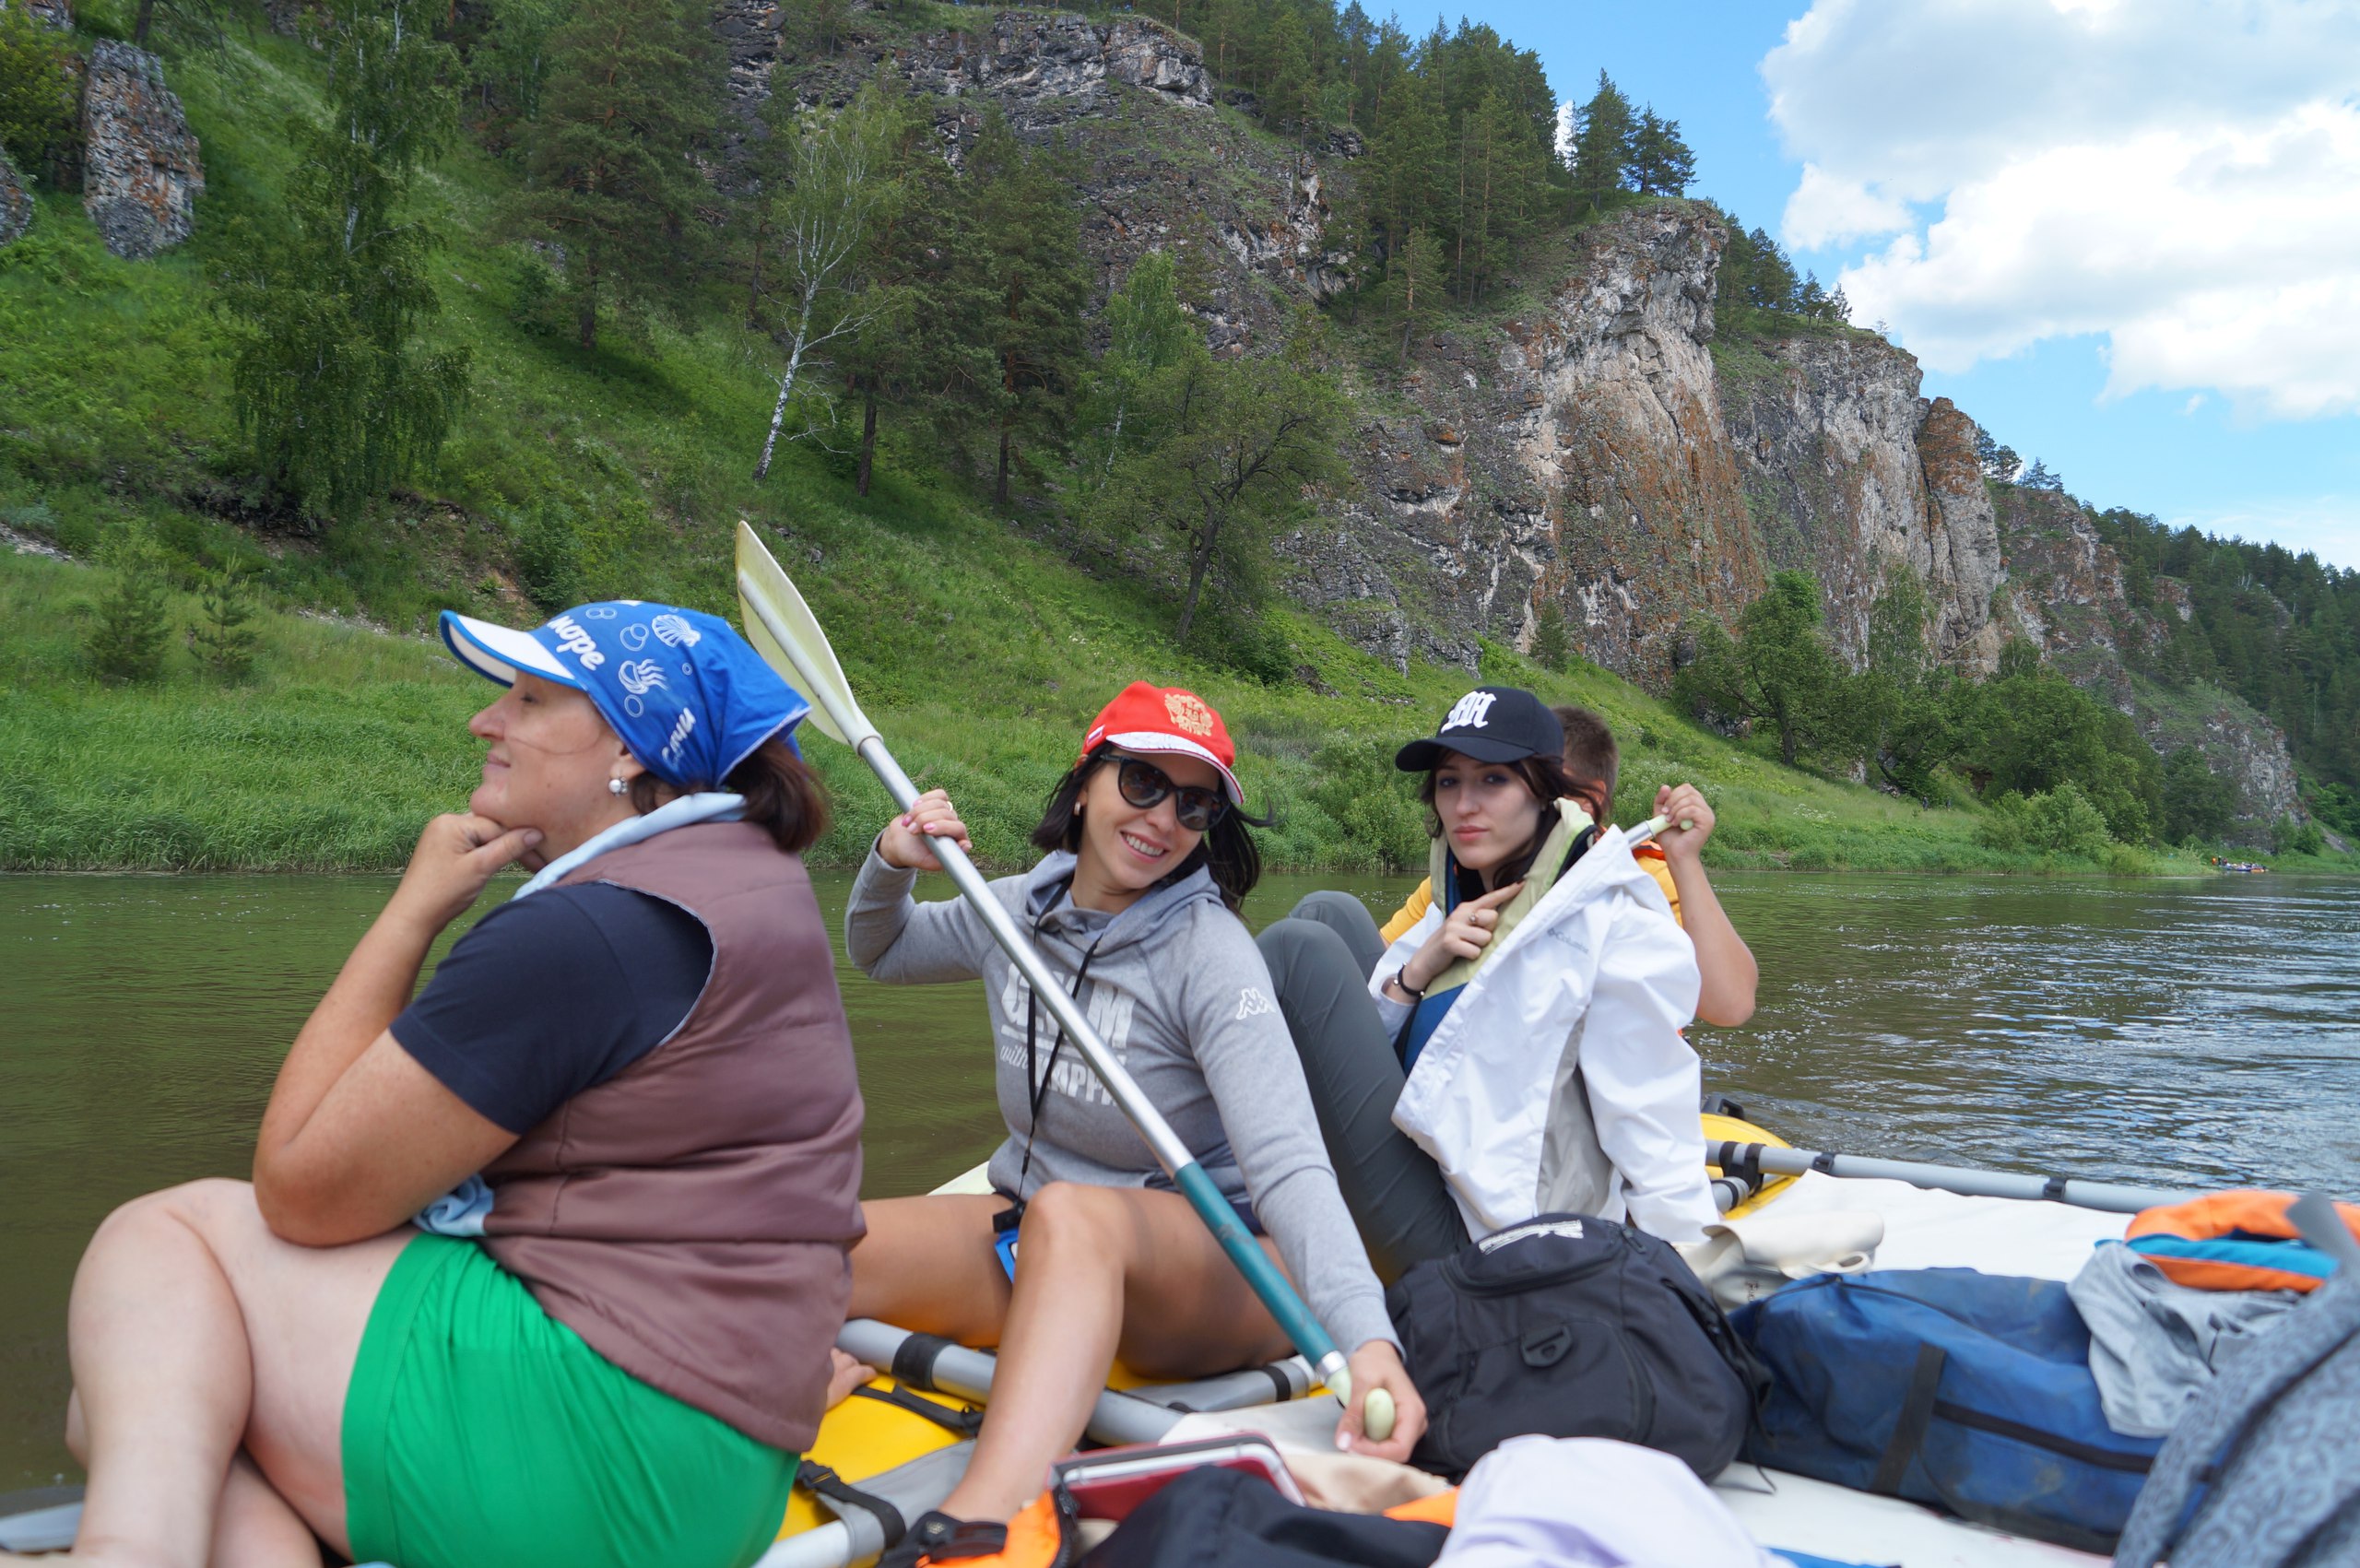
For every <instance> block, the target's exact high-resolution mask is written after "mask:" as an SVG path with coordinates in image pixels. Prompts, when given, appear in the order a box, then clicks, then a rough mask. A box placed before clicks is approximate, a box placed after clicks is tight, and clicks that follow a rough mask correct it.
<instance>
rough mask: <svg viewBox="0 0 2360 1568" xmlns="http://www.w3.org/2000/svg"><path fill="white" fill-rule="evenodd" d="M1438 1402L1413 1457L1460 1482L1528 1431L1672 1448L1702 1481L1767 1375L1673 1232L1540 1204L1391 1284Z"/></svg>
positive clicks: (1409, 1354)
mask: <svg viewBox="0 0 2360 1568" xmlns="http://www.w3.org/2000/svg"><path fill="white" fill-rule="evenodd" d="M1385 1304H1386V1310H1387V1311H1389V1312H1391V1313H1392V1315H1393V1326H1394V1327H1395V1329H1396V1330H1398V1332H1399V1334H1400V1336H1401V1348H1402V1351H1403V1360H1404V1361H1405V1362H1407V1363H1408V1365H1409V1369H1410V1378H1411V1380H1412V1381H1414V1382H1415V1383H1416V1384H1417V1385H1418V1394H1419V1396H1420V1397H1422V1398H1423V1399H1424V1400H1425V1402H1426V1432H1425V1435H1424V1436H1423V1437H1422V1438H1420V1439H1419V1441H1418V1446H1417V1449H1416V1451H1415V1452H1414V1453H1413V1454H1412V1455H1411V1456H1410V1458H1411V1461H1412V1462H1413V1463H1415V1464H1416V1465H1417V1466H1419V1467H1420V1468H1422V1469H1428V1470H1433V1471H1435V1472H1437V1473H1439V1474H1442V1475H1445V1476H1448V1477H1450V1478H1452V1479H1453V1480H1457V1478H1458V1477H1461V1476H1464V1475H1465V1474H1466V1473H1467V1472H1468V1471H1469V1469H1471V1468H1473V1467H1474V1464H1475V1461H1476V1460H1478V1459H1480V1458H1481V1457H1482V1456H1484V1455H1486V1454H1488V1453H1490V1452H1491V1451H1492V1450H1493V1449H1494V1448H1496V1447H1498V1446H1499V1445H1500V1444H1503V1443H1504V1442H1506V1441H1507V1440H1508V1439H1509V1438H1511V1437H1517V1436H1521V1435H1522V1434H1524V1433H1526V1432H1539V1433H1541V1434H1542V1435H1544V1436H1548V1437H1613V1438H1620V1439H1622V1441H1623V1442H1626V1443H1637V1444H1644V1445H1646V1447H1649V1448H1658V1449H1661V1450H1662V1451H1663V1452H1665V1453H1667V1454H1670V1455H1673V1456H1677V1457H1679V1458H1681V1459H1683V1460H1685V1461H1686V1462H1687V1464H1688V1466H1689V1468H1691V1469H1693V1470H1694V1471H1695V1472H1696V1473H1697V1474H1698V1475H1700V1476H1703V1477H1704V1478H1705V1479H1706V1480H1711V1479H1712V1478H1713V1477H1714V1476H1716V1475H1717V1474H1719V1473H1720V1471H1721V1470H1722V1469H1723V1468H1726V1467H1727V1466H1728V1465H1729V1461H1730V1460H1732V1459H1734V1458H1736V1457H1737V1452H1738V1447H1739V1445H1740V1444H1741V1443H1742V1442H1743V1441H1744V1440H1745V1433H1746V1429H1747V1427H1748V1426H1749V1425H1750V1424H1751V1423H1752V1420H1753V1414H1754V1409H1755V1408H1756V1406H1758V1405H1759V1404H1760V1402H1761V1400H1762V1398H1763V1397H1764V1395H1765V1394H1766V1393H1767V1392H1768V1389H1769V1377H1768V1374H1767V1373H1764V1371H1763V1368H1762V1364H1761V1362H1758V1361H1756V1360H1755V1359H1754V1355H1753V1352H1752V1350H1751V1349H1750V1348H1749V1347H1748V1346H1747V1345H1746V1344H1745V1342H1744V1341H1743V1340H1741V1339H1740V1338H1738V1336H1737V1334H1736V1333H1735V1332H1734V1331H1733V1330H1732V1329H1731V1328H1730V1327H1729V1319H1728V1318H1727V1317H1725V1316H1724V1315H1722V1313H1721V1309H1720V1305H1719V1303H1717V1302H1715V1301H1714V1300H1713V1296H1712V1292H1711V1291H1707V1290H1706V1289H1705V1287H1704V1285H1703V1284H1701V1283H1700V1282H1699V1281H1698V1280H1697V1279H1696V1276H1695V1275H1694V1274H1693V1273H1692V1272H1690V1270H1689V1267H1688V1265H1687V1264H1686V1263H1685V1262H1684V1261H1682V1260H1681V1256H1680V1254H1679V1253H1677V1252H1675V1251H1673V1250H1672V1248H1671V1246H1670V1244H1668V1243H1666V1242H1662V1241H1658V1239H1657V1238H1655V1237H1653V1236H1650V1235H1648V1234H1647V1233H1646V1232H1643V1231H1637V1230H1634V1229H1633V1228H1632V1227H1630V1226H1628V1225H1622V1224H1617V1223H1615V1222H1614V1221H1613V1220H1599V1219H1594V1218H1592V1217H1590V1216H1589V1215H1587V1214H1544V1215H1542V1216H1540V1218H1539V1219H1537V1220H1527V1221H1525V1222H1524V1223H1523V1224H1521V1225H1511V1226H1509V1227H1508V1228H1507V1229H1506V1230H1504V1231H1499V1232H1494V1233H1493V1234H1492V1235H1489V1236H1486V1237H1484V1238H1483V1239H1482V1240H1481V1241H1480V1242H1477V1243H1476V1244H1474V1245H1472V1246H1470V1247H1469V1248H1467V1249H1466V1250H1465V1251H1463V1252H1460V1253H1458V1254H1457V1255H1455V1256H1450V1257H1445V1258H1436V1259H1434V1260H1432V1261H1429V1262H1426V1263H1422V1264H1419V1265H1418V1266H1417V1267H1414V1268H1412V1269H1410V1272H1409V1273H1407V1274H1405V1275H1403V1276H1402V1277H1401V1278H1400V1279H1397V1280H1395V1281H1394V1283H1393V1287H1392V1289H1390V1290H1388V1291H1386V1294H1385Z"/></svg>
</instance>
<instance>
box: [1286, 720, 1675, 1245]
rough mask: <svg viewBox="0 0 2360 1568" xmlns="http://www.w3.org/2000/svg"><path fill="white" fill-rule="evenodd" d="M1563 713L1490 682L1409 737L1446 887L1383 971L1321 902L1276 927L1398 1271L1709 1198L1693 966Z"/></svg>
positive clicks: (1324, 1089) (1347, 1155) (1352, 1170)
mask: <svg viewBox="0 0 2360 1568" xmlns="http://www.w3.org/2000/svg"><path fill="white" fill-rule="evenodd" d="M1563 743H1564V737H1563V728H1562V726H1561V725H1559V724H1558V721H1557V718H1556V716H1555V715H1554V714H1553V713H1551V712H1550V710H1549V709H1548V707H1547V706H1546V705H1544V704H1543V703H1542V702H1541V701H1540V699H1539V698H1537V697H1535V696H1534V695H1533V694H1532V693H1531V692H1529V691H1525V690H1519V689H1517V688H1514V687H1493V686H1487V687H1481V688H1478V689H1477V690H1473V691H1470V692H1469V693H1468V694H1467V695H1466V696H1464V697H1462V698H1460V699H1459V700H1458V701H1457V702H1456V703H1455V704H1453V706H1452V707H1451V710H1450V712H1449V713H1447V714H1445V716H1444V718H1443V722H1442V724H1441V725H1440V726H1439V727H1438V729H1437V730H1436V732H1435V734H1434V736H1433V737H1430V738H1425V739H1420V740H1415V741H1412V742H1410V744H1409V745H1407V746H1405V747H1403V748H1402V749H1401V750H1400V752H1399V754H1398V756H1397V757H1396V759H1395V762H1396V764H1397V765H1398V767H1399V768H1400V769H1401V770H1402V771H1403V772H1419V773H1423V774H1424V775H1425V778H1424V781H1423V783H1422V784H1421V785H1420V787H1419V798H1420V799H1422V801H1424V802H1425V804H1426V808H1427V811H1428V818H1427V830H1428V831H1429V832H1430V833H1431V834H1432V835H1433V838H1434V849H1433V852H1432V857H1431V863H1430V864H1431V871H1432V879H1433V883H1434V888H1435V890H1436V894H1437V896H1436V900H1435V902H1434V907H1432V908H1431V909H1429V910H1428V911H1427V912H1426V914H1424V916H1423V917H1422V918H1421V919H1420V920H1419V922H1418V923H1417V924H1416V925H1414V926H1412V927H1411V928H1410V930H1409V931H1408V932H1407V933H1405V934H1404V935H1403V936H1402V937H1400V938H1399V939H1398V940H1397V941H1395V942H1394V943H1393V944H1392V945H1391V946H1390V947H1389V948H1387V949H1386V951H1385V953H1384V956H1383V957H1382V958H1380V959H1379V960H1378V961H1377V963H1376V967H1375V975H1374V976H1373V977H1371V976H1370V975H1369V974H1368V972H1367V970H1366V969H1365V967H1364V966H1363V964H1361V963H1358V962H1355V961H1354V959H1353V957H1352V952H1351V946H1350V944H1348V942H1347V941H1346V940H1345V938H1344V937H1342V936H1341V935H1339V933H1338V932H1337V931H1335V930H1334V929H1332V928H1330V927H1329V926H1327V925H1322V924H1320V923H1319V922H1317V921H1316V920H1308V919H1289V920H1282V921H1279V922H1276V923H1275V924H1273V925H1270V926H1269V927H1268V928H1267V929H1266V930H1265V931H1264V932H1263V934H1262V937H1261V942H1262V949H1263V956H1264V958H1265V960H1266V961H1268V963H1269V966H1270V971H1271V973H1272V976H1273V977H1274V978H1275V980H1276V981H1277V984H1278V990H1279V1004H1280V1009H1281V1011H1282V1012H1283V1013H1284V1015H1285V1017H1286V1020H1287V1025H1288V1028H1289V1030H1290V1032H1292V1035H1293V1037H1294V1041H1295V1045H1296V1048H1297V1050H1298V1051H1299V1052H1300V1053H1301V1054H1302V1056H1303V1061H1304V1076H1305V1078H1306V1079H1308V1081H1309V1083H1310V1085H1311V1091H1312V1098H1313V1101H1314V1102H1315V1104H1316V1107H1317V1109H1318V1112H1319V1119H1320V1127H1321V1130H1322V1132H1323V1133H1324V1134H1325V1135H1326V1138H1327V1146H1328V1153H1329V1157H1330V1158H1331V1159H1332V1160H1333V1161H1334V1162H1335V1165H1336V1174H1337V1180H1338V1182H1339V1185H1341V1186H1342V1188H1343V1191H1344V1197H1345V1201H1346V1202H1347V1204H1348V1205H1349V1206H1350V1207H1351V1209H1352V1213H1353V1218H1354V1219H1355V1220H1357V1221H1358V1223H1359V1225H1360V1228H1361V1235H1362V1240H1363V1242H1364V1243H1365V1244H1367V1246H1368V1249H1369V1254H1370V1256H1371V1258H1372V1259H1373V1261H1374V1262H1375V1265H1376V1267H1377V1271H1378V1273H1379V1275H1380V1276H1381V1277H1383V1278H1386V1279H1393V1278H1395V1277H1397V1276H1398V1275H1399V1274H1400V1273H1401V1272H1402V1271H1404V1270H1406V1269H1407V1268H1409V1267H1410V1266H1411V1265H1413V1264H1415V1263H1418V1262H1421V1261H1422V1260H1424V1259H1426V1258H1429V1257H1437V1256H1445V1255H1446V1254H1448V1253H1451V1252H1455V1251H1457V1249H1458V1248H1460V1247H1462V1246H1464V1245H1466V1244H1467V1242H1468V1239H1469V1236H1470V1235H1475V1236H1480V1235H1484V1234H1487V1233H1488V1232H1492V1231H1494V1230H1497V1229H1499V1228H1501V1227H1503V1226H1505V1225H1510V1224H1514V1223H1516V1222H1517V1221H1518V1220H1526V1219H1528V1218H1530V1217H1531V1216H1532V1215H1534V1214H1537V1213H1546V1212H1551V1211H1556V1210H1575V1211H1579V1212H1583V1213H1590V1214H1597V1215H1599V1216H1601V1217H1603V1218H1607V1219H1628V1220H1630V1221H1631V1222H1632V1223H1634V1224H1636V1225H1638V1226H1639V1227H1641V1228H1642V1229H1644V1230H1646V1231H1649V1232H1653V1233H1655V1234H1657V1235H1659V1236H1661V1237H1663V1238H1664V1239H1665V1240H1668V1241H1673V1242H1688V1241H1694V1240H1697V1239H1699V1238H1700V1236H1701V1233H1702V1228H1703V1227H1704V1226H1705V1224H1707V1223H1709V1222H1710V1221H1711V1220H1713V1219H1714V1218H1715V1209H1714V1207H1713V1202H1712V1197H1711V1194H1710V1191H1709V1189H1708V1188H1707V1187H1706V1185H1705V1150H1704V1143H1703V1135H1702V1133H1701V1131H1700V1130H1699V1127H1698V1124H1697V1120H1696V1106H1697V1102H1698V1099H1699V1095H1700V1089H1701V1082H1700V1079H1701V1073H1700V1067H1699V1064H1698V1062H1697V1058H1696V1054H1695V1053H1694V1052H1693V1051H1692V1050H1691V1049H1689V1047H1688V1044H1687V1043H1686V1042H1685V1041H1683V1040H1682V1039H1681V1035H1680V1031H1681V1028H1683V1027H1684V1026H1685V1025H1686V1024H1687V1023H1688V1021H1689V1019H1690V1017H1691V1016H1692V1015H1693V1012H1694V1010H1695V1005H1696V992H1697V976H1696V964H1695V959H1694V955H1693V950H1692V949H1691V948H1690V946H1689V944H1688V943H1687V942H1686V941H1685V940H1683V939H1680V937H1679V929H1678V927H1677V926H1676V925H1674V924H1673V922H1672V919H1671V916H1670V912H1669V911H1668V910H1667V909H1666V908H1665V907H1664V904H1663V900H1662V896H1661V894H1660V893H1659V892H1658V891H1657V890H1656V888H1655V884H1654V881H1653V879H1652V878H1650V877H1649V876H1648V875H1647V873H1646V871H1644V870H1642V869H1641V868H1640V867H1639V866H1638V864H1637V863H1636V862H1635V861H1634V859H1633V858H1632V855H1631V853H1630V849H1629V847H1628V846H1627V844H1626V843H1625V841H1624V838H1623V835H1622V834H1620V833H1618V832H1613V831H1608V832H1606V833H1604V834H1603V835H1601V834H1600V833H1599V831H1598V830H1597V829H1596V828H1595V827H1594V826H1593V825H1592V823H1591V822H1590V820H1589V818H1588V816H1587V814H1586V813H1585V812H1583V810H1582V809H1581V808H1579V807H1578V806H1576V805H1575V804H1573V803H1572V802H1571V801H1568V800H1567V799H1565V798H1564V797H1565V796H1569V795H1573V794H1575V793H1576V792H1575V790H1574V788H1573V785H1572V781H1571V780H1570V779H1569V778H1568V777H1567V776H1566V774H1565V770H1564V764H1563V758H1562V750H1563Z"/></svg>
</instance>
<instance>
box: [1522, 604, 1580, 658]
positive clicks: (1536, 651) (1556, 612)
mask: <svg viewBox="0 0 2360 1568" xmlns="http://www.w3.org/2000/svg"><path fill="white" fill-rule="evenodd" d="M1532 662H1533V663H1534V664H1536V665H1539V666H1540V667H1541V668H1542V669H1549V670H1555V671H1556V672H1557V673H1558V674H1560V675H1563V673H1564V672H1565V670H1566V668H1567V666H1570V665H1572V663H1573V662H1574V638H1573V631H1572V629H1571V628H1570V627H1568V626H1567V625H1566V624H1565V611H1564V608H1563V607H1562V606H1560V605H1559V604H1558V603H1557V602H1556V601H1555V600H1554V599H1552V600H1550V601H1549V602H1548V603H1547V604H1544V605H1542V606H1541V607H1540V610H1539V611H1538V612H1536V613H1535V614H1534V616H1533V619H1532Z"/></svg>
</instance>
